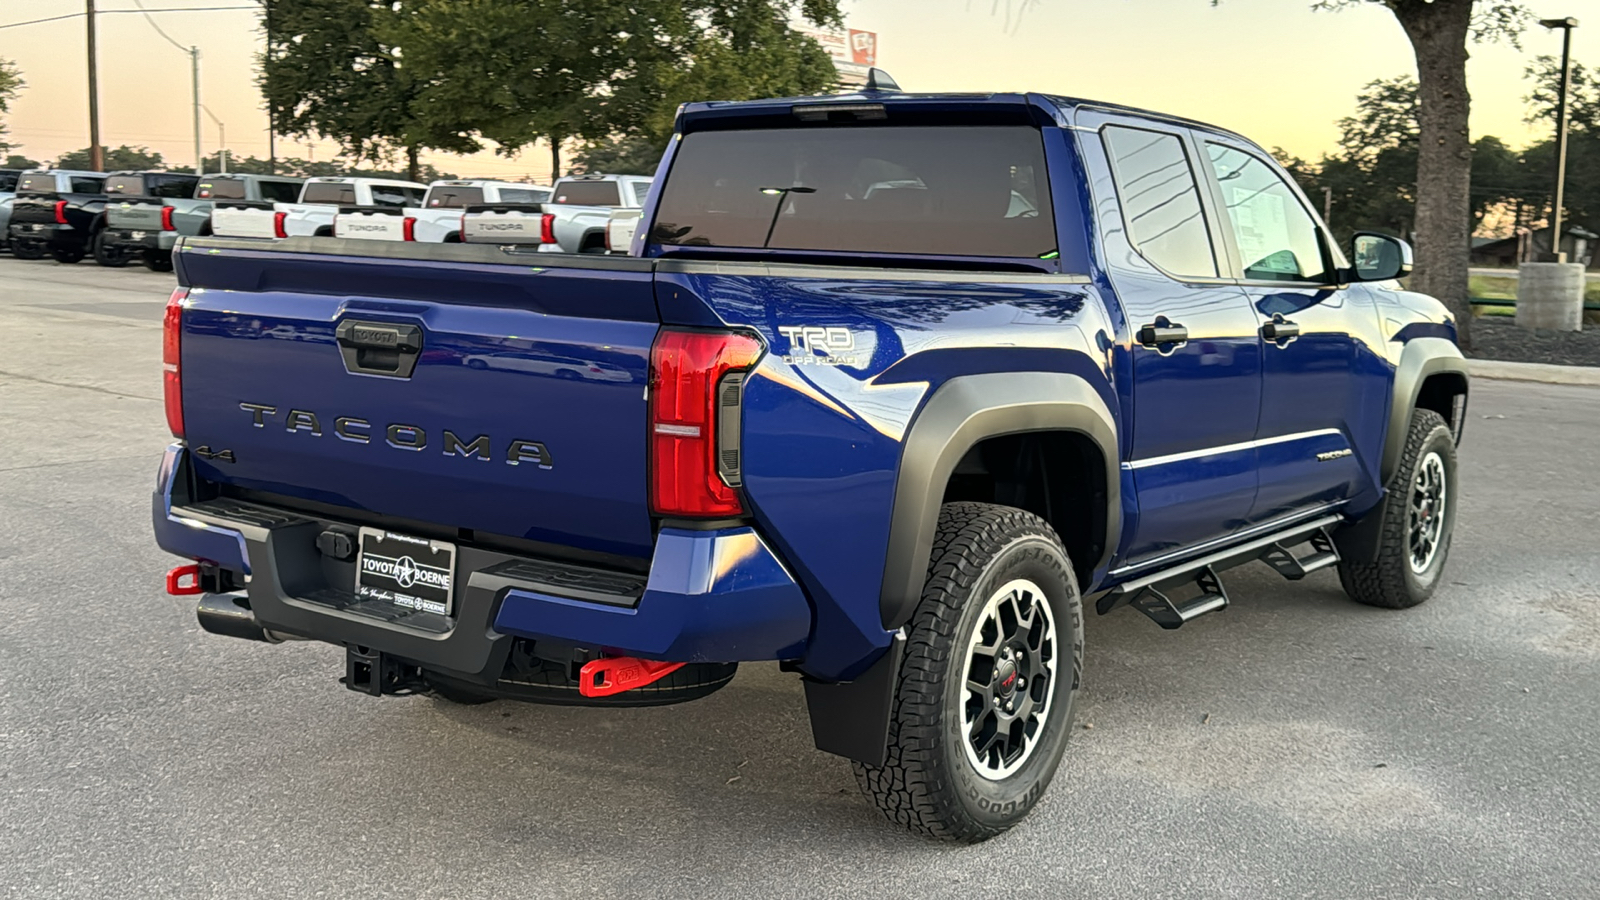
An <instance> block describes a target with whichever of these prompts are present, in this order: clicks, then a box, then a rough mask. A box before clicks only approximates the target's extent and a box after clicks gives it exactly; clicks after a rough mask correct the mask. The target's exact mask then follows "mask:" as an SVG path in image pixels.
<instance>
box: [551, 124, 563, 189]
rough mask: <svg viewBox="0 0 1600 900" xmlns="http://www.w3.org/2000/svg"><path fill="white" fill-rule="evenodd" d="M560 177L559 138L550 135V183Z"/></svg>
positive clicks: (553, 182)
mask: <svg viewBox="0 0 1600 900" xmlns="http://www.w3.org/2000/svg"><path fill="white" fill-rule="evenodd" d="M560 177H561V138H559V137H557V136H556V135H553V134H552V135H550V183H551V184H555V183H556V179H557V178H560Z"/></svg>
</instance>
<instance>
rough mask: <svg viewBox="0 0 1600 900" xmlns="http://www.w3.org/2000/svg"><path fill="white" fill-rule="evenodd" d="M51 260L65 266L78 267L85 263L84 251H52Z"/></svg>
mask: <svg viewBox="0 0 1600 900" xmlns="http://www.w3.org/2000/svg"><path fill="white" fill-rule="evenodd" d="M50 258H51V259H53V260H55V261H56V262H58V263H61V264H62V265H64V266H72V265H77V264H78V263H81V262H83V251H82V250H77V249H73V250H51V251H50Z"/></svg>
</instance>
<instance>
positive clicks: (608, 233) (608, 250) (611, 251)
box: [606, 225, 617, 253]
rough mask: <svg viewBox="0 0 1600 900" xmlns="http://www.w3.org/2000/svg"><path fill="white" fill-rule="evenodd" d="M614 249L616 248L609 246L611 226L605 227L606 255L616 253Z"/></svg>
mask: <svg viewBox="0 0 1600 900" xmlns="http://www.w3.org/2000/svg"><path fill="white" fill-rule="evenodd" d="M616 249H617V248H615V247H613V246H611V226H610V225H607V226H606V252H607V253H614V252H616Z"/></svg>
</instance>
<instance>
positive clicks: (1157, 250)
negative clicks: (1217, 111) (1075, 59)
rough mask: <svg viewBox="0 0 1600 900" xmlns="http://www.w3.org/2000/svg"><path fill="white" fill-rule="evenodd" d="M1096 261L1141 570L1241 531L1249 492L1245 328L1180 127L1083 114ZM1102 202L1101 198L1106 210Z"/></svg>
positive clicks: (1252, 425)
mask: <svg viewBox="0 0 1600 900" xmlns="http://www.w3.org/2000/svg"><path fill="white" fill-rule="evenodd" d="M1079 121H1080V122H1081V123H1082V124H1085V125H1088V126H1089V127H1092V128H1094V129H1096V131H1097V132H1098V134H1097V136H1095V137H1086V138H1085V139H1084V140H1082V141H1081V142H1080V144H1081V145H1082V146H1083V147H1084V151H1085V153H1084V156H1085V160H1086V162H1087V164H1088V165H1089V167H1090V169H1091V173H1092V177H1093V178H1094V179H1095V197H1096V202H1097V209H1098V210H1099V216H1100V224H1101V231H1102V240H1103V242H1104V256H1105V260H1106V264H1107V267H1108V269H1109V271H1110V276H1111V281H1112V284H1113V285H1114V286H1115V287H1116V291H1117V296H1118V298H1119V299H1120V300H1121V303H1122V307H1123V310H1124V313H1125V314H1126V316H1127V319H1128V324H1129V327H1130V329H1131V330H1132V332H1133V343H1132V355H1133V383H1132V385H1131V388H1129V389H1126V390H1125V391H1124V400H1125V406H1124V409H1131V412H1132V419H1133V430H1132V431H1133V433H1132V441H1131V443H1130V445H1129V446H1128V447H1127V448H1126V449H1125V450H1124V454H1123V456H1124V459H1123V469H1124V472H1125V473H1127V474H1126V475H1125V476H1124V477H1125V481H1124V483H1125V484H1126V483H1127V479H1128V478H1131V481H1132V485H1133V490H1134V494H1135V496H1136V497H1137V502H1138V515H1137V521H1136V524H1135V525H1134V531H1133V536H1132V540H1131V542H1129V543H1128V544H1127V545H1126V546H1127V548H1128V549H1127V551H1126V553H1125V555H1124V558H1123V559H1122V562H1123V563H1125V564H1126V563H1133V564H1137V563H1148V562H1152V561H1155V560H1158V559H1160V558H1161V557H1163V556H1165V555H1168V554H1171V553H1174V552H1176V551H1180V550H1183V549H1188V548H1193V547H1195V546H1198V545H1200V544H1203V543H1205V542H1207V541H1210V540H1214V539H1218V538H1223V537H1226V536H1227V535H1229V534H1231V533H1232V532H1234V531H1237V530H1238V529H1239V528H1241V527H1243V525H1244V523H1245V521H1246V519H1247V517H1248V515H1249V512H1250V508H1251V505H1252V504H1253V502H1254V500H1255V492H1256V459H1255V448H1254V446H1253V444H1252V442H1253V440H1254V439H1255V434H1256V418H1257V416H1258V414H1259V411H1260V410H1259V408H1260V402H1261V340H1260V337H1259V335H1258V334H1257V331H1256V318H1255V314H1254V312H1253V311H1252V310H1251V308H1250V305H1249V303H1247V302H1246V301H1245V299H1244V297H1243V296H1242V295H1241V294H1240V292H1239V289H1238V287H1237V286H1236V285H1234V284H1233V283H1231V281H1230V280H1228V279H1227V278H1225V277H1224V269H1223V267H1222V265H1221V264H1220V262H1219V259H1220V258H1221V253H1220V252H1219V251H1220V247H1221V243H1220V240H1219V236H1218V235H1217V234H1215V233H1214V227H1213V225H1214V222H1215V219H1214V217H1213V216H1212V215H1210V213H1211V212H1212V211H1211V209H1210V200H1209V194H1208V192H1206V191H1203V190H1202V189H1201V184H1202V183H1203V182H1202V181H1201V177H1202V170H1201V169H1200V166H1201V165H1203V161H1202V160H1200V159H1199V158H1197V154H1196V152H1195V145H1194V144H1193V142H1192V140H1191V138H1190V136H1189V134H1188V132H1187V130H1186V129H1184V128H1181V127H1179V126H1176V125H1167V124H1163V123H1158V122H1148V121H1143V120H1137V119H1131V118H1125V117H1120V116H1113V115H1102V114H1095V113H1085V114H1083V115H1082V116H1080V118H1079ZM1108 201H1111V202H1108Z"/></svg>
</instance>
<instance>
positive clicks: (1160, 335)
mask: <svg viewBox="0 0 1600 900" xmlns="http://www.w3.org/2000/svg"><path fill="white" fill-rule="evenodd" d="M1138 338H1139V343H1140V344H1143V345H1144V346H1146V347H1157V346H1160V345H1161V344H1181V343H1183V342H1184V341H1187V340H1188V339H1189V329H1187V328H1185V327H1183V326H1182V325H1145V326H1143V327H1142V328H1140V329H1139V334H1138Z"/></svg>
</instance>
